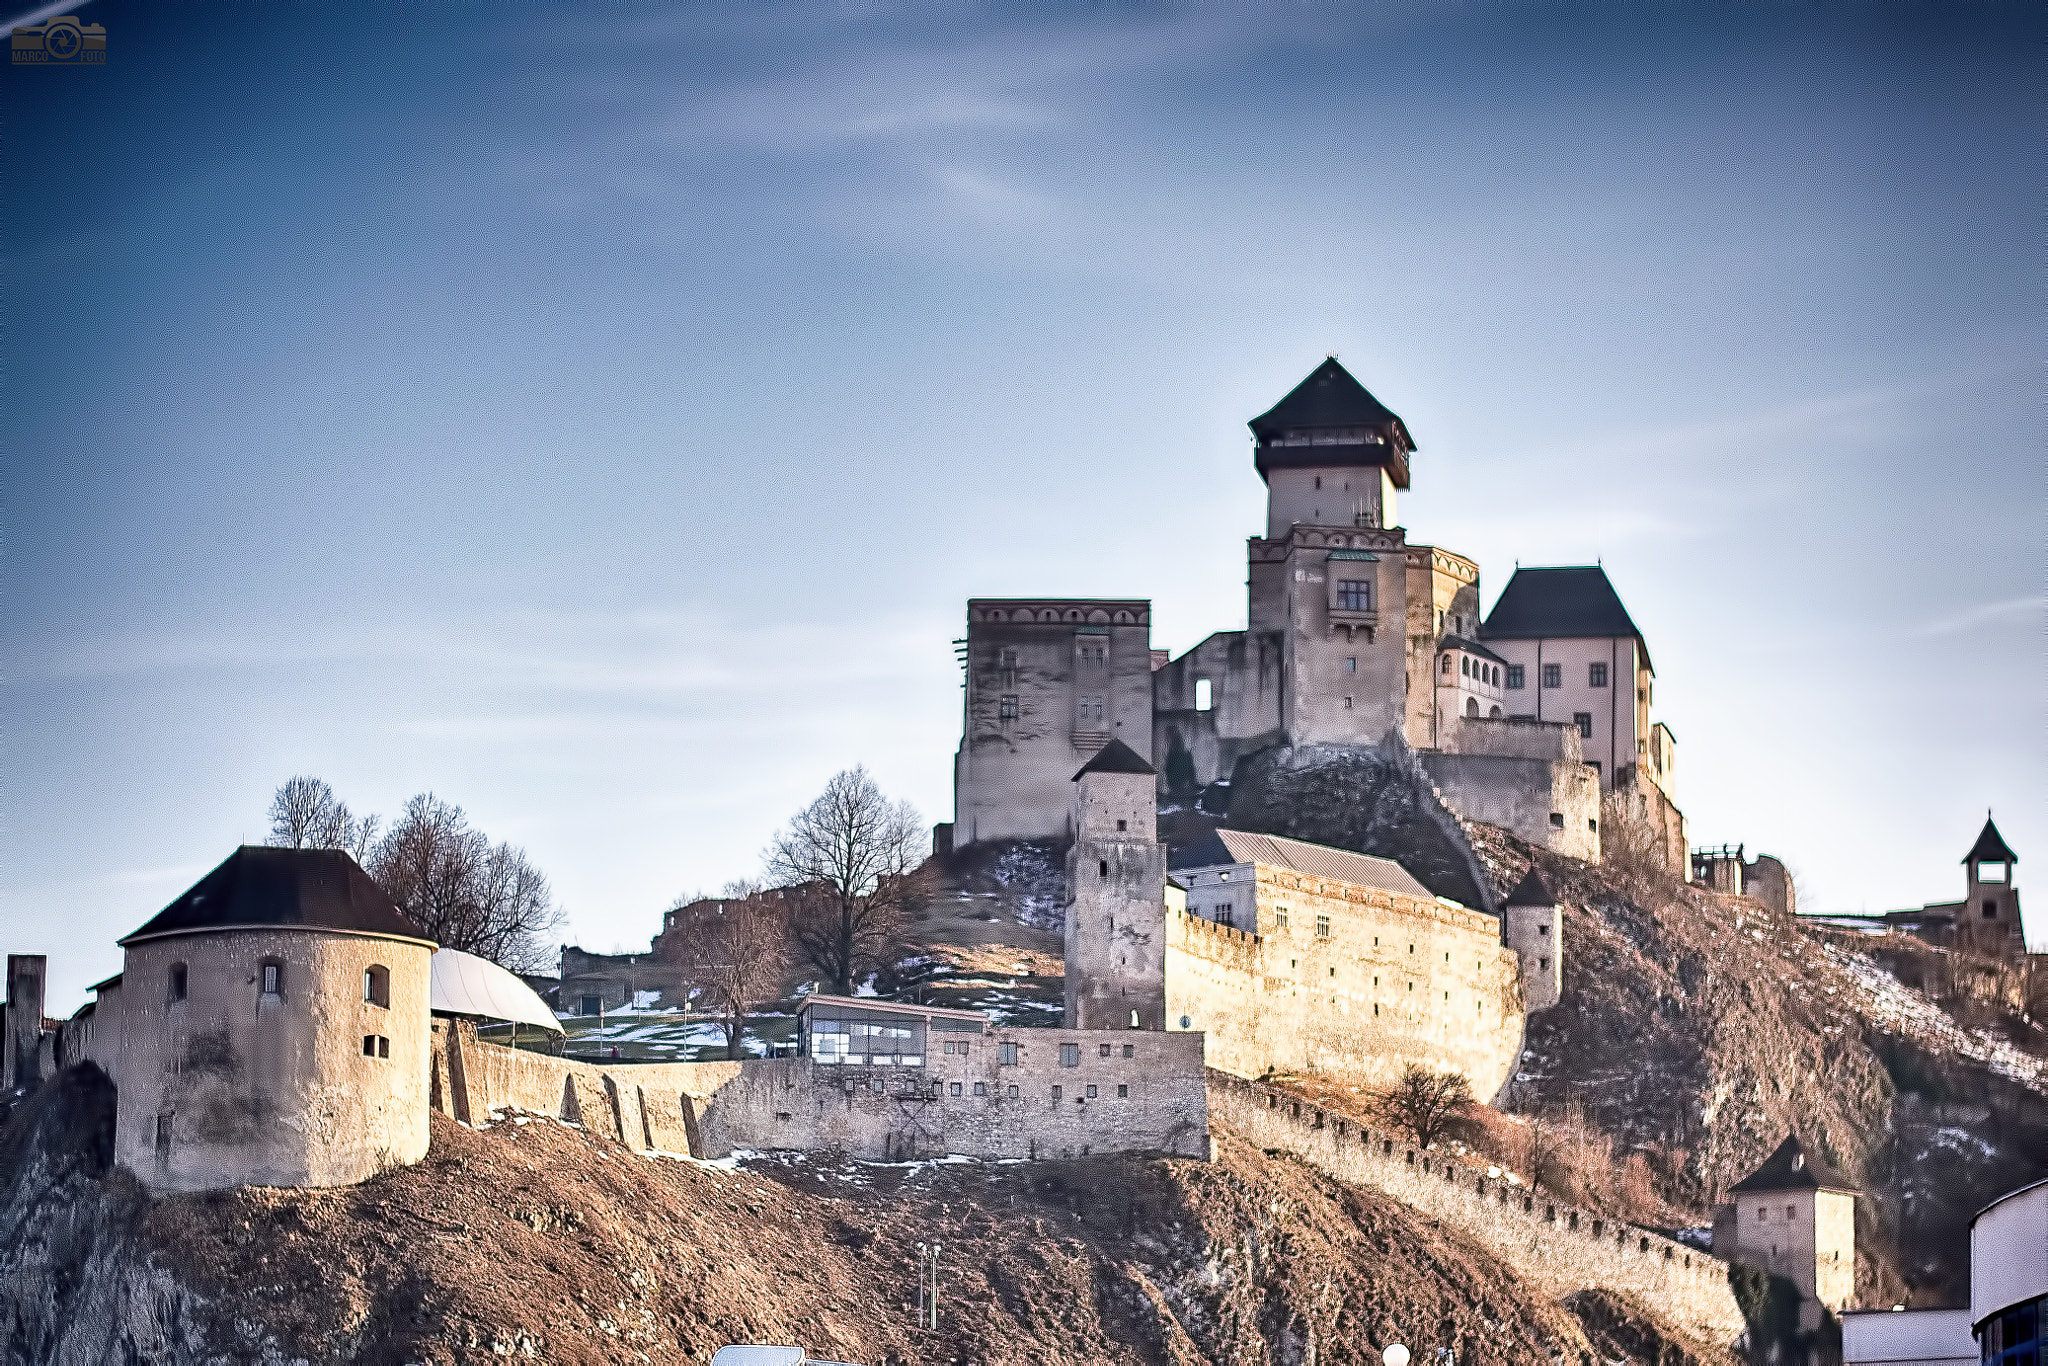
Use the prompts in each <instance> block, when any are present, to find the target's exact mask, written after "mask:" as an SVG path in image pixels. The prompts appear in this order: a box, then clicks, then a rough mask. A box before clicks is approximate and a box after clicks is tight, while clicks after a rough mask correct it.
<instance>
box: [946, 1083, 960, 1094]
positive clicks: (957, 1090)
mask: <svg viewBox="0 0 2048 1366" xmlns="http://www.w3.org/2000/svg"><path fill="white" fill-rule="evenodd" d="M946 1089H947V1090H948V1091H949V1092H951V1093H952V1094H953V1095H956V1096H957V1095H959V1094H960V1083H959V1082H957V1081H956V1082H954V1083H953V1084H952V1085H951V1086H949V1087H947V1088H946Z"/></svg>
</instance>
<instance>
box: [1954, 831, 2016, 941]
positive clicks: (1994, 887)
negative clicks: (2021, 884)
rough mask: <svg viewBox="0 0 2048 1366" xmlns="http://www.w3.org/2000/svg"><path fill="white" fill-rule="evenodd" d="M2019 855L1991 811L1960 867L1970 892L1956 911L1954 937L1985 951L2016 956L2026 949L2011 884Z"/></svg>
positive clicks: (2013, 887)
mask: <svg viewBox="0 0 2048 1366" xmlns="http://www.w3.org/2000/svg"><path fill="white" fill-rule="evenodd" d="M2019 861H2020V856H2019V855H2018V854H2015V853H2014V852H2013V851H2012V850H2011V849H2010V848H2008V847H2007V846H2006V843H2005V839H2004V837H2003V836H2001V835H2000V834H1999V833H1998V827H1997V826H1996V825H1994V824H1993V823H1992V821H1991V815H1990V813H1989V812H1986V813H1985V815H1984V829H1983V831H1982V832H1981V833H1980V834H1979V835H1978V836H1977V842H1976V843H1975V844H1973V845H1971V846H1970V852H1969V853H1967V854H1965V855H1963V868H1964V870H1965V875H1966V876H1967V877H1968V879H1969V885H1970V892H1969V895H1968V896H1967V897H1966V898H1964V900H1963V904H1962V906H1961V907H1960V908H1959V909H1958V911H1957V913H1956V939H1957V941H1958V942H1959V943H1963V944H1968V945H1970V946H1972V947H1974V948H1977V949H1978V950H1980V951H1982V952H1986V953H1995V954H2000V955H2010V956H2017V955H2019V954H2023V953H2025V952H2026V951H2027V945H2026V938H2025V933H2024V931H2023V929H2022V927H2021V921H2020V892H2019V888H2017V887H2015V886H2014V885H2013V877H2012V870H2013V865H2014V864H2016V863H2018V862H2019Z"/></svg>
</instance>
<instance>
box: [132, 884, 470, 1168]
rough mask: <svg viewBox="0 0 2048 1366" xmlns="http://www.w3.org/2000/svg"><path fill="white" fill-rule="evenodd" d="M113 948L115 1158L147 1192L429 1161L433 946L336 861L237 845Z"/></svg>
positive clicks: (379, 893)
mask: <svg viewBox="0 0 2048 1366" xmlns="http://www.w3.org/2000/svg"><path fill="white" fill-rule="evenodd" d="M120 942H121V946H122V948H123V949H125V950H126V957H125V961H124V966H123V969H122V974H121V992H120V1000H121V1002H122V1004H121V1007H120V1014H121V1021H120V1029H121V1046H120V1049H119V1052H118V1054H117V1058H118V1061H117V1062H116V1063H115V1066H114V1072H115V1077H114V1083H115V1088H116V1108H115V1138H114V1156H115V1160H116V1161H118V1162H120V1163H121V1165H123V1166H125V1167H127V1168H128V1169H129V1170H130V1171H132V1172H134V1173H135V1175H136V1176H137V1177H138V1178H139V1179H140V1180H141V1181H142V1182H143V1184H144V1185H146V1186H148V1187H150V1188H151V1189H152V1190H158V1191H193V1190H213V1189H220V1188H225V1187H231V1186H252V1185H253V1186H345V1185H351V1184H353V1183H355V1182H357V1181H361V1180H364V1179H365V1178H367V1177H370V1176H373V1175H375V1174H376V1173H377V1172H378V1171H379V1170H381V1169H383V1168H384V1167H388V1166H392V1165H396V1164H401V1163H410V1162H417V1161H419V1160H420V1158H422V1157H424V1156H425V1155H426V1151H427V1110H428V1089H427V1088H428V1075H429V1072H430V1070H431V1069H430V1065H429V1055H430V1050H431V1046H432V1044H431V1031H432V1025H431V1020H430V1009H429V990H430V979H431V969H430V967H429V963H430V960H431V959H432V957H433V951H434V945H433V943H432V942H431V941H430V940H428V939H427V937H426V936H425V934H424V933H422V932H421V930H420V928H419V927H418V926H417V925H415V924H414V923H413V922H412V921H411V920H410V919H408V918H407V917H406V916H405V914H404V913H403V912H401V911H400V910H399V909H398V907H397V906H395V905H393V904H392V902H391V899H390V898H389V897H388V896H386V895H385V894H384V892H383V890H382V889H381V888H379V887H378V886H377V884H376V883H375V882H373V881H371V880H370V877H369V875H368V874H367V873H365V872H364V871H363V870H362V869H361V868H359V867H357V866H356V863H355V860H353V859H351V858H350V857H349V856H348V855H347V854H345V853H342V852H341V851H340V850H337V849H271V848H259V847H255V846H244V847H243V848H241V849H239V850H237V851H236V852H235V853H234V854H232V855H230V856H229V858H228V859H227V861H226V862H225V863H222V864H221V865H220V866H219V867H218V868H215V869H214V870H213V871H212V872H210V873H208V874H207V875H206V876H205V877H203V878H201V879H200V880H199V881H198V882H197V883H196V884H194V885H193V887H192V888H191V889H190V890H189V891H187V892H185V893H184V894H183V895H182V896H180V897H179V898H178V899H177V900H175V901H173V902H172V903H171V904H170V905H169V906H167V907H165V908H164V910H163V911H162V912H161V913H159V914H158V915H157V916H156V917H155V918H154V919H152V920H151V921H149V923H148V924H146V925H144V926H142V928H141V929H138V930H136V931H135V932H134V933H133V934H131V935H129V936H127V937H126V938H125V939H123V940H121V941H120ZM103 999H104V993H103Z"/></svg>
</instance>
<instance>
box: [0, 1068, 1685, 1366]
mask: <svg viewBox="0 0 2048 1366" xmlns="http://www.w3.org/2000/svg"><path fill="white" fill-rule="evenodd" d="M95 1084H96V1085H98V1086H99V1087H101V1088H103V1087H104V1083H103V1081H97V1080H96V1078H86V1079H83V1080H81V1078H80V1077H79V1076H78V1075H76V1074H67V1077H66V1078H65V1080H64V1081H63V1082H61V1083H58V1084H55V1085H53V1086H51V1087H46V1088H45V1091H44V1093H43V1094H42V1096H41V1097H39V1099H38V1101H37V1102H35V1103H34V1104H33V1105H32V1106H31V1107H29V1108H28V1109H27V1110H26V1111H24V1113H23V1114H21V1115H18V1116H17V1117H16V1118H15V1119H14V1120H13V1121H11V1122H10V1123H9V1125H8V1127H7V1129H6V1130H4V1131H0V1143H9V1144H12V1145H13V1146H14V1149H15V1150H16V1151H17V1152H20V1151H24V1150H33V1151H32V1157H33V1160H31V1161H28V1162H27V1163H26V1164H22V1163H16V1164H13V1165H10V1167H9V1168H8V1174H9V1176H10V1178H11V1179H12V1184H11V1185H10V1186H9V1188H8V1189H7V1190H6V1191H5V1192H4V1195H5V1204H4V1205H0V1310H4V1313H5V1319H4V1327H5V1338H4V1344H0V1353H4V1356H5V1359H6V1360H9V1361H38V1362H41V1361H59V1360H77V1361H99V1360H108V1359H113V1360H129V1361H153V1362H177V1363H184V1362H198V1361H203V1360H208V1359H227V1360H235V1361H258V1360H261V1361H286V1360H292V1359H304V1360H308V1361H340V1360H349V1361H364V1362H394V1363H396V1362H458V1361H482V1360H503V1359H505V1358H506V1357H508V1356H509V1357H511V1358H513V1359H532V1360H545V1361H553V1362H589V1363H600V1362H603V1363H610V1362H618V1361H650V1362H678V1363H679V1362H703V1361H706V1360H708V1358H709V1355H710V1353H711V1351H712V1350H713V1349H714V1348H715V1347H717V1346H719V1345H721V1344H723V1343H725V1342H727V1341H731V1340H749V1339H751V1340H756V1341H770V1342H795V1343H801V1344H803V1345H806V1346H808V1347H810V1348H811V1349H812V1350H813V1351H814V1352H818V1353H820V1354H826V1355H836V1356H839V1357H842V1358H844V1359H846V1360H849V1361H854V1362H863V1363H869V1366H882V1363H885V1362H1133V1363H1135V1362H1146V1363H1152V1362H1159V1363H1182V1362H1186V1363H1195V1362H1218V1363H1223V1362H1229V1363H1247V1366H1249V1363H1264V1362H1286V1363H1308V1362H1316V1363H1341V1362H1364V1361H1368V1360H1373V1361H1376V1360H1377V1359H1378V1351H1379V1347H1380V1345H1381V1344H1383V1343H1385V1342H1387V1341H1390V1340H1392V1339H1394V1338H1396V1337H1399V1338H1402V1339H1405V1340H1406V1341H1407V1342H1408V1343H1409V1344H1410V1345H1411V1346H1412V1347H1416V1348H1419V1349H1421V1350H1419V1351H1418V1353H1417V1355H1418V1357H1419V1358H1420V1359H1421V1360H1425V1361H1426V1360H1429V1359H1431V1357H1432V1355H1433V1351H1432V1349H1434V1348H1435V1347H1438V1346H1452V1347H1455V1348H1456V1351H1457V1359H1458V1361H1460V1362H1461V1363H1470V1364H1476V1363H1488V1362H1497V1363H1548V1362H1552V1361H1561V1362H1569V1363H1581V1364H1583V1366H1592V1363H1594V1362H1596V1361H1616V1360H1635V1361H1645V1362H1650V1361H1658V1362H1662V1363H1664V1364H1665V1366H1692V1363H1695V1362H1703V1361H1719V1360H1725V1358H1721V1357H1714V1356H1711V1355H1708V1354H1706V1353H1704V1352H1702V1351H1700V1350H1699V1349H1697V1348H1694V1347H1692V1346H1690V1345H1689V1344H1686V1343H1683V1342H1680V1341H1677V1340H1674V1339H1672V1338H1671V1337H1669V1336H1667V1335H1665V1334H1663V1333H1661V1332H1659V1331H1658V1330H1657V1329H1656V1328H1655V1326H1654V1325H1653V1324H1651V1322H1650V1321H1649V1319H1648V1318H1647V1317H1646V1316H1645V1315H1644V1314H1643V1312H1642V1310H1641V1307H1640V1306H1635V1305H1631V1304H1628V1303H1626V1302H1624V1301H1617V1300H1613V1299H1611V1298H1608V1297H1581V1298H1582V1300H1583V1303H1581V1302H1579V1301H1575V1302H1574V1304H1573V1305H1572V1306H1570V1307H1566V1306H1560V1305H1555V1304H1546V1303H1541V1302H1537V1301H1535V1300H1534V1299H1533V1298H1532V1297H1531V1296H1530V1295H1529V1294H1528V1293H1527V1292H1526V1290H1525V1289H1524V1288H1523V1287H1522V1286H1521V1285H1520V1283H1519V1282H1518V1281H1517V1279H1516V1277H1515V1276H1514V1275H1513V1274H1512V1273H1511V1272H1509V1271H1508V1270H1506V1269H1505V1268H1503V1267H1502V1266H1501V1265H1500V1264H1499V1263H1498V1262H1496V1261H1494V1260H1492V1259H1491V1258H1489V1257H1488V1256H1486V1255H1485V1254H1484V1253H1483V1252H1481V1251H1480V1250H1478V1249H1477V1248H1475V1247H1473V1246H1471V1245H1470V1244H1469V1243H1466V1242H1465V1241H1464V1240H1462V1239H1461V1238H1460V1237H1458V1236H1456V1235H1455V1234H1453V1233H1451V1232H1449V1231H1447V1230H1443V1229H1439V1228H1435V1227H1431V1226H1430V1225H1429V1224H1428V1223H1426V1222H1425V1221H1423V1220H1420V1219H1418V1218H1416V1217H1415V1216H1414V1215H1413V1214H1412V1213H1411V1212H1409V1211H1408V1210H1406V1209H1405V1208H1403V1207H1401V1206H1398V1205H1395V1204H1393V1203H1391V1202H1389V1201H1386V1200H1384V1199H1381V1198H1378V1197H1375V1196H1372V1195H1369V1194H1366V1193H1363V1192H1359V1191H1355V1190H1350V1189H1347V1188H1344V1187H1341V1186H1338V1185H1335V1184H1334V1183H1332V1182H1329V1181H1327V1180H1325V1179H1323V1178H1321V1177H1320V1176H1318V1175H1317V1174H1315V1173H1314V1172H1312V1171H1310V1170H1308V1169H1306V1168H1303V1167H1301V1166H1299V1165H1297V1164H1295V1163H1293V1162H1291V1161H1283V1160H1278V1159H1274V1158H1269V1157H1267V1156H1266V1155H1264V1154H1263V1153H1260V1152H1258V1151H1257V1150H1254V1149H1249V1148H1247V1147H1245V1146H1244V1145H1242V1144H1241V1143H1238V1142H1237V1141H1235V1140H1234V1139H1231V1138H1229V1137H1228V1136H1223V1137H1221V1138H1220V1139H1219V1141H1218V1151H1217V1157H1216V1160H1215V1161H1214V1162H1212V1163H1207V1164H1204V1163H1195V1162H1184V1161H1163V1160H1141V1159H1096V1160H1093V1161H1083V1162H1073V1163H1017V1164H999V1165H983V1164H977V1163H957V1164H938V1165H925V1166H919V1167H869V1166H858V1165H841V1164H834V1163H831V1162H823V1161H818V1160H802V1161H798V1160H788V1161H783V1162H761V1163H758V1164H754V1165H752V1166H750V1167H749V1168H747V1169H735V1168H720V1167H715V1166H710V1165H706V1164H700V1163H692V1162H688V1161H684V1160H678V1159H673V1158H659V1157H649V1156H644V1155H640V1154H634V1153H631V1152H628V1151H626V1150H625V1149H623V1148H621V1147H619V1146H618V1145H617V1144H614V1143H611V1142H609V1141H606V1140H603V1139H599V1138H595V1137H593V1136H591V1135H588V1134H586V1133H584V1132H583V1131H581V1130H578V1129H574V1128H571V1127H568V1126H564V1125H560V1124H558V1123H555V1122H553V1121H549V1120H540V1119H533V1120H530V1121H528V1122H525V1123H519V1122H516V1121H505V1122H500V1123H498V1124H496V1125H494V1126H492V1127H490V1128H489V1129H487V1130H483V1131H471V1130H468V1129H464V1128H462V1127H460V1126H457V1125H454V1124H451V1123H448V1122H447V1121H445V1120H443V1119H441V1118H440V1117H438V1116H437V1117H436V1118H435V1121H434V1123H435V1128H434V1146H433V1151H432V1153H431V1154H430V1156H429V1157H428V1159H427V1160H426V1161H425V1162H424V1163H422V1164H420V1165H419V1166H416V1167H409V1168H403V1169H400V1170H396V1171H392V1172H389V1173H387V1174H385V1175H384V1176H381V1177H379V1178H377V1179H375V1180H373V1181H370V1182H368V1183H366V1184H364V1185H362V1186H359V1187H355V1188H352V1189H347V1190H340V1191H327V1192H311V1191H290V1192H283V1191H258V1190H245V1191H238V1192H233V1193H227V1194H221V1195H214V1196H197V1197H178V1198H171V1199H164V1200H157V1201H151V1200H148V1199H147V1198H145V1197H144V1196H142V1195H141V1193H140V1192H139V1191H138V1190H137V1189H136V1188H135V1186H134V1184H133V1182H132V1181H130V1180H129V1179H128V1178H126V1177H125V1175H123V1174H121V1173H119V1172H112V1173H109V1172H108V1171H107V1170H106V1168H105V1161H104V1158H105V1154H104V1151H103V1150H99V1149H95V1148H93V1147H92V1141H91V1140H90V1138H89V1137H88V1138H85V1139H84V1141H82V1142H81V1136H82V1134H85V1133H88V1132H89V1129H90V1126H87V1130H83V1131H81V1130H79V1129H78V1128H77V1126H76V1124H75V1123H74V1121H76V1120H77V1119H79V1117H80V1116H81V1115H85V1116H89V1115H90V1113H91V1112H92V1110H93V1105H94V1104H96V1103H97V1102H96V1101H95V1100H94V1099H93V1096H94V1092H93V1086H94V1085H95ZM81 1096H83V1097H85V1103H82V1104H81V1103H80V1102H79V1097H81ZM39 1117H40V1118H39ZM60 1119H61V1120H62V1123H59V1122H58V1121H59V1120H60ZM39 1122H41V1123H42V1129H43V1132H42V1133H40V1134H37V1135H34V1136H32V1137H29V1138H25V1137H24V1135H28V1134H30V1133H31V1131H33V1130H35V1129H36V1126H37V1125H38V1123H39ZM58 1168H62V1169H64V1171H65V1172H67V1173H68V1175H66V1176H64V1177H63V1179H61V1180H56V1181H54V1182H53V1181H52V1180H51V1177H52V1174H53V1173H54V1172H56V1171H57V1170H58ZM37 1230H40V1232H38V1231H37ZM919 1241H927V1242H930V1241H937V1242H940V1243H942V1244H943V1245H944V1252H943V1253H942V1256H941V1266H942V1276H941V1285H942V1299H941V1326H940V1328H939V1329H938V1331H936V1332H930V1331H920V1330H919V1329H918V1328H917V1327H916V1326H915V1325H914V1321H913V1320H914V1315H915V1297H916V1287H917V1283H918V1278H917V1270H916V1267H917V1256H918V1254H917V1249H916V1244H917V1243H918V1242H919Z"/></svg>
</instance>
